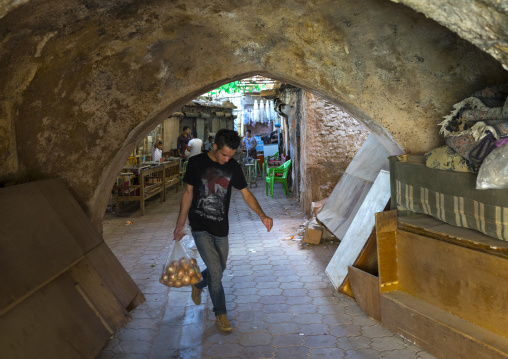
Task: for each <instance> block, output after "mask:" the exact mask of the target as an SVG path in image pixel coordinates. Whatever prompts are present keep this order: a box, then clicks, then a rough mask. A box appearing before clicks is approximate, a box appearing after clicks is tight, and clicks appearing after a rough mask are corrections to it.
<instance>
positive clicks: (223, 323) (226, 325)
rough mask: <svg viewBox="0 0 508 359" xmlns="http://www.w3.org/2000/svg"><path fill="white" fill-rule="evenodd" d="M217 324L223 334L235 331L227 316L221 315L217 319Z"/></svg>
mask: <svg viewBox="0 0 508 359" xmlns="http://www.w3.org/2000/svg"><path fill="white" fill-rule="evenodd" d="M215 324H216V325H217V327H219V329H220V330H222V331H223V332H230V331H232V330H233V327H232V326H231V323H230V322H229V320H228V316H227V315H226V314H221V315H218V316H216V317H215Z"/></svg>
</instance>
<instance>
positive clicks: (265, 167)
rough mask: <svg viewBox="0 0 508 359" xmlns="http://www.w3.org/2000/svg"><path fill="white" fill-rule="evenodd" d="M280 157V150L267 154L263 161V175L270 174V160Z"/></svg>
mask: <svg viewBox="0 0 508 359" xmlns="http://www.w3.org/2000/svg"><path fill="white" fill-rule="evenodd" d="M275 158H279V151H277V152H276V153H275V154H274V155H273V156H266V157H265V160H264V161H263V176H264V175H265V174H268V172H267V171H268V161H270V160H271V159H275Z"/></svg>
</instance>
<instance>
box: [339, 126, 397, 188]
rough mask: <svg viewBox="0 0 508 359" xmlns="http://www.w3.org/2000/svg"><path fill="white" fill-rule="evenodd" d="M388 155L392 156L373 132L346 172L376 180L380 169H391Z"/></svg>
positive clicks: (372, 180) (371, 180) (368, 179)
mask: <svg viewBox="0 0 508 359" xmlns="http://www.w3.org/2000/svg"><path fill="white" fill-rule="evenodd" d="M388 156H390V154H389V153H388V151H387V150H386V149H385V148H384V147H383V145H382V144H381V143H380V142H379V141H378V140H377V138H376V136H374V135H372V134H371V135H369V137H367V139H366V140H365V142H364V143H363V144H362V147H360V150H359V151H358V152H357V153H356V155H355V157H354V158H353V161H351V163H350V164H349V165H348V167H347V168H346V173H349V174H352V175H354V176H355V177H358V178H362V179H364V180H366V181H369V182H374V181H375V180H376V178H377V176H378V175H379V171H381V170H384V171H389V168H390V164H389V161H388Z"/></svg>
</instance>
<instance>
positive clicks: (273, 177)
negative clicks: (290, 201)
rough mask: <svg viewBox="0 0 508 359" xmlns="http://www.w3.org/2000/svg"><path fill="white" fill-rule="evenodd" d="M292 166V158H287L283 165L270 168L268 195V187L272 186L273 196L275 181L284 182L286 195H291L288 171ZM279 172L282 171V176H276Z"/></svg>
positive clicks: (271, 192)
mask: <svg viewBox="0 0 508 359" xmlns="http://www.w3.org/2000/svg"><path fill="white" fill-rule="evenodd" d="M289 167H291V160H287V161H286V162H285V163H284V164H283V165H282V166H279V167H272V168H268V175H267V176H266V184H265V187H266V195H267V196H268V187H270V197H272V198H273V185H274V183H275V182H279V183H280V184H282V190H283V191H284V194H285V195H286V196H289V188H288V172H289ZM277 173H282V176H276V174H277Z"/></svg>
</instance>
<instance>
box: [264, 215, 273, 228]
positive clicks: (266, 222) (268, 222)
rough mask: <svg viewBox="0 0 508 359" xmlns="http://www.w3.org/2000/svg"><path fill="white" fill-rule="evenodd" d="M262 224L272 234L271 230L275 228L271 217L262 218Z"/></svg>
mask: <svg viewBox="0 0 508 359" xmlns="http://www.w3.org/2000/svg"><path fill="white" fill-rule="evenodd" d="M261 222H263V224H264V225H265V227H266V229H267V231H268V232H270V230H271V229H272V227H273V219H271V218H270V217H267V216H264V217H262V218H261Z"/></svg>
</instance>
